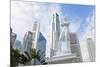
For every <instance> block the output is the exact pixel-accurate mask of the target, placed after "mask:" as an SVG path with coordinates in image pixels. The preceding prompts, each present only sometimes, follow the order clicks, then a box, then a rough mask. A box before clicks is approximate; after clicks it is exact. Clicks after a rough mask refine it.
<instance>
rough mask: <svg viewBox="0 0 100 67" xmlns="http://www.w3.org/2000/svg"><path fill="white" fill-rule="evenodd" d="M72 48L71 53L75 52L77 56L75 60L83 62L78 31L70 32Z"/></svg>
mask: <svg viewBox="0 0 100 67" xmlns="http://www.w3.org/2000/svg"><path fill="white" fill-rule="evenodd" d="M70 48H71V53H75V54H76V56H77V58H76V59H75V61H74V62H82V54H81V49H80V45H79V41H78V37H77V34H76V33H70Z"/></svg>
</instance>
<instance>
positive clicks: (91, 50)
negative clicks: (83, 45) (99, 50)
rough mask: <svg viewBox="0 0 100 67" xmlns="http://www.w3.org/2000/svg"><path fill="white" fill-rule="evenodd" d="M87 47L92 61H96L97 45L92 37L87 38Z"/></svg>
mask: <svg viewBox="0 0 100 67" xmlns="http://www.w3.org/2000/svg"><path fill="white" fill-rule="evenodd" d="M87 49H88V54H89V59H90V61H91V62H94V61H95V45H94V42H93V40H92V38H88V39H87Z"/></svg>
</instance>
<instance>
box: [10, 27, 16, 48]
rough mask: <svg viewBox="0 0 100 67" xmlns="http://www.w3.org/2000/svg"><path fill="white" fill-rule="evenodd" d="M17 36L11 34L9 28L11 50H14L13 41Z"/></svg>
mask: <svg viewBox="0 0 100 67" xmlns="http://www.w3.org/2000/svg"><path fill="white" fill-rule="evenodd" d="M16 37H17V35H16V34H15V33H13V32H12V29H11V28H10V45H11V47H12V48H14V44H15V40H16Z"/></svg>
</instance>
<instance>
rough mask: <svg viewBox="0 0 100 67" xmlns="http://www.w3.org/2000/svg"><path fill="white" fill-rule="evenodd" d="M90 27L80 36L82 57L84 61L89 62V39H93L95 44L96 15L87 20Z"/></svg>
mask: <svg viewBox="0 0 100 67" xmlns="http://www.w3.org/2000/svg"><path fill="white" fill-rule="evenodd" d="M86 22H87V23H88V25H87V26H86V27H85V29H84V32H82V33H81V35H80V39H79V40H80V46H81V51H82V57H83V60H84V61H89V55H88V49H87V42H86V39H87V38H92V39H93V40H94V42H95V14H94V13H93V15H92V16H88V17H87V18H86Z"/></svg>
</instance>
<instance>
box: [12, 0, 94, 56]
mask: <svg viewBox="0 0 100 67" xmlns="http://www.w3.org/2000/svg"><path fill="white" fill-rule="evenodd" d="M94 10H95V6H93V5H73V4H57V3H41V2H39V3H38V2H27V1H25V2H24V1H11V27H12V29H13V32H15V33H16V34H17V39H18V40H20V41H21V42H22V41H23V37H24V34H25V33H26V32H27V31H32V28H33V27H32V25H33V23H34V21H37V22H38V23H40V31H41V32H42V34H43V35H44V36H45V38H46V39H47V44H46V48H50V47H51V45H50V30H51V19H52V13H53V12H57V13H58V14H59V19H60V23H62V22H63V18H64V17H66V18H67V20H68V22H69V23H70V26H69V30H70V32H76V33H77V34H78V37H79V39H80V37H81V39H82V38H83V39H82V40H84V39H85V37H87V36H88V34H91V33H86V32H89V31H90V27H91V26H94V17H95V11H94ZM87 28H88V29H87ZM93 33H94V32H93ZM83 36H84V37H83ZM91 36H94V35H91ZM80 42H81V41H80ZM82 42H83V41H82ZM49 51H50V49H47V50H46V56H47V57H48V56H49ZM84 53H85V51H84V50H83V55H84Z"/></svg>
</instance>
